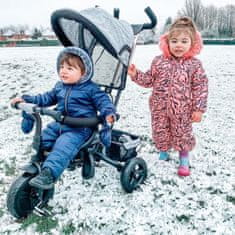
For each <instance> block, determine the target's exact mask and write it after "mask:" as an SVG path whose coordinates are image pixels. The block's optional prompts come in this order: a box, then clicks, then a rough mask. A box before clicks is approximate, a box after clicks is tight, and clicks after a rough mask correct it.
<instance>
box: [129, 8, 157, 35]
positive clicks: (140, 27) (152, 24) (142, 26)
mask: <svg viewBox="0 0 235 235" xmlns="http://www.w3.org/2000/svg"><path fill="white" fill-rule="evenodd" d="M144 11H145V13H146V14H147V16H148V18H149V19H150V21H151V22H150V23H145V24H132V25H131V26H132V29H133V32H134V35H137V34H139V33H140V32H141V31H143V30H146V29H152V28H154V27H155V26H156V25H157V17H156V15H155V14H154V12H153V11H152V9H151V8H150V7H146V8H145V9H144Z"/></svg>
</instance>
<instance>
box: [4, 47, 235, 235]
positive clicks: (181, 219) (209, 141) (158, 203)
mask: <svg viewBox="0 0 235 235" xmlns="http://www.w3.org/2000/svg"><path fill="white" fill-rule="evenodd" d="M60 49H61V48H60V47H48V48H47V47H42V48H0V110H1V112H0V131H1V132H0V133H1V135H0V234H40V233H44V234H49V233H51V234H53V235H54V234H105V235H110V234H128V235H129V234H141V235H150V234H219V235H220V234H228V235H230V234H231V235H232V234H235V175H234V174H235V101H234V100H235V57H234V55H235V46H205V48H204V50H203V52H202V55H200V57H199V58H200V59H201V60H202V62H203V65H204V68H205V70H206V72H207V75H208V78H209V101H208V112H207V113H206V115H205V116H204V119H203V121H202V123H200V124H195V125H194V132H195V135H196V138H197V146H196V148H195V150H194V151H193V152H192V153H191V156H190V159H191V167H192V168H191V172H192V174H191V176H190V177H187V178H179V177H178V176H177V175H176V172H177V166H178V156H177V153H176V152H174V151H172V152H171V159H170V161H168V162H163V161H160V160H158V152H157V151H156V149H155V147H154V145H153V144H152V142H151V128H150V126H151V124H150V113H149V109H148V98H149V95H150V92H151V90H150V89H144V88H141V87H138V86H137V85H136V84H134V83H132V82H130V81H129V80H128V82H127V87H126V89H125V91H124V92H123V94H122V96H121V99H120V103H119V105H118V112H119V113H120V114H121V118H120V120H119V121H118V123H117V124H116V126H115V128H117V129H122V130H125V131H128V132H130V133H133V134H137V135H140V136H141V138H142V140H143V141H142V148H141V149H140V150H139V153H138V156H139V157H142V158H144V159H145V161H146V162H147V164H148V178H147V180H146V183H145V184H144V185H142V186H141V188H139V189H138V190H136V191H134V192H133V193H132V194H127V193H125V192H124V191H123V189H122V188H121V184H120V173H119V172H117V170H116V169H115V168H113V167H112V166H110V165H108V164H106V163H104V162H102V163H101V164H100V166H99V167H97V168H96V174H95V177H94V178H93V179H91V180H84V179H82V177H81V169H80V168H78V169H76V170H75V171H67V170H66V171H65V172H64V174H63V177H62V178H61V180H60V181H59V182H57V184H56V189H55V195H54V198H53V200H51V201H50V203H49V206H50V208H51V211H52V213H53V216H52V217H48V218H45V217H44V218H40V217H38V216H36V215H32V216H30V217H29V218H27V219H25V220H23V221H17V220H16V219H15V218H14V217H12V216H11V215H10V214H9V212H8V211H7V208H6V195H7V192H8V190H9V187H10V185H11V183H12V182H13V181H14V179H15V178H16V177H17V176H19V175H20V173H21V172H20V170H19V167H20V166H21V165H23V164H25V163H26V162H27V161H28V159H29V158H30V155H31V154H32V153H33V152H32V149H31V147H30V145H31V141H32V134H30V135H24V134H23V133H22V132H21V130H20V122H21V118H20V113H19V112H18V111H15V110H13V109H11V108H10V106H9V100H10V99H11V98H12V97H14V96H17V95H18V96H19V95H21V94H22V93H29V94H36V93H39V92H44V91H46V90H48V89H50V88H51V87H52V86H53V84H54V83H55V81H56V80H57V75H56V72H55V61H56V56H57V54H58V52H59V50H60ZM157 53H159V50H158V48H157V46H139V47H137V50H136V53H135V56H134V62H135V63H136V65H137V66H138V67H139V68H141V69H143V70H146V69H147V68H148V67H149V65H150V62H151V60H152V58H153V57H154V55H156V54H157Z"/></svg>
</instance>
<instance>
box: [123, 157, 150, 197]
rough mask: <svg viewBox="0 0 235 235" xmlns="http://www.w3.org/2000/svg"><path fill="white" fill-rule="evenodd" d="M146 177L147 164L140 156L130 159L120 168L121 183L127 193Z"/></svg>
mask: <svg viewBox="0 0 235 235" xmlns="http://www.w3.org/2000/svg"><path fill="white" fill-rule="evenodd" d="M146 177H147V165H146V162H145V161H144V160H143V159H142V158H132V159H130V160H129V161H128V162H127V163H126V164H125V165H124V167H123V168H122V170H121V178H120V180H121V185H122V187H123V189H124V190H125V191H126V192H127V193H132V192H133V190H135V189H136V188H137V187H138V186H139V185H140V184H142V183H143V182H144V180H145V179H146Z"/></svg>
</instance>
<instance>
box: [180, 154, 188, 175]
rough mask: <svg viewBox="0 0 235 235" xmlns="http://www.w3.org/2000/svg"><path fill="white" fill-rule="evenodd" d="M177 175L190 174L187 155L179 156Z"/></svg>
mask: <svg viewBox="0 0 235 235" xmlns="http://www.w3.org/2000/svg"><path fill="white" fill-rule="evenodd" d="M178 175H179V176H189V175H190V170H189V159H188V157H181V158H180V165H179V168H178Z"/></svg>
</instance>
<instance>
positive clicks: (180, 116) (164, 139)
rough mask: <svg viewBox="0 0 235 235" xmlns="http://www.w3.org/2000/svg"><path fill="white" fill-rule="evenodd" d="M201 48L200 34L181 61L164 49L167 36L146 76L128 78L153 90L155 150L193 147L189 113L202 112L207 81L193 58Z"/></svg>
mask: <svg viewBox="0 0 235 235" xmlns="http://www.w3.org/2000/svg"><path fill="white" fill-rule="evenodd" d="M201 48H202V41H201V37H200V34H199V33H198V34H197V40H196V43H195V44H194V46H193V47H192V48H191V49H190V51H189V52H187V53H186V54H185V55H184V56H183V57H182V58H174V57H173V56H172V55H171V54H170V52H169V49H168V45H167V35H163V36H162V37H161V39H160V49H161V50H162V51H163V55H160V56H156V57H155V58H154V60H153V62H152V65H151V68H150V70H149V71H147V72H146V73H143V72H141V71H139V70H137V75H136V76H135V77H132V78H131V79H132V80H133V81H134V82H136V83H137V84H139V85H140V86H143V87H153V91H152V95H151V96H150V102H149V103H150V111H151V116H152V135H153V140H154V142H155V145H156V147H157V149H159V150H161V151H167V150H169V149H170V148H174V149H175V150H177V151H182V150H185V151H190V150H192V149H193V147H194V146H195V138H194V136H193V133H192V120H191V119H192V112H194V111H200V112H205V111H206V105H207V95H208V80H207V77H206V75H205V72H204V70H203V68H202V65H201V62H200V61H199V60H198V59H197V58H194V57H193V56H195V55H196V54H199V52H200V50H201Z"/></svg>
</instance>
